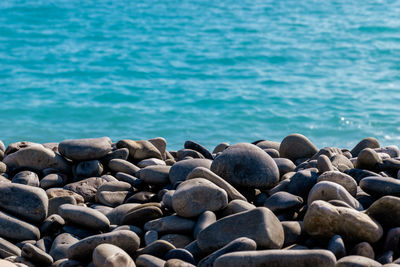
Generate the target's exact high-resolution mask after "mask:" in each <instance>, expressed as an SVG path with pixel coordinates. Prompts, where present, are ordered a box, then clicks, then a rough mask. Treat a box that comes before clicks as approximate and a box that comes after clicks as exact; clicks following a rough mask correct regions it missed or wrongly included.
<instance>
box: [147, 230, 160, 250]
mask: <svg viewBox="0 0 400 267" xmlns="http://www.w3.org/2000/svg"><path fill="white" fill-rule="evenodd" d="M157 240H158V233H157V231H154V230H149V231H147V232H146V233H145V234H144V244H145V245H146V246H147V245H149V244H151V243H153V242H155V241H157Z"/></svg>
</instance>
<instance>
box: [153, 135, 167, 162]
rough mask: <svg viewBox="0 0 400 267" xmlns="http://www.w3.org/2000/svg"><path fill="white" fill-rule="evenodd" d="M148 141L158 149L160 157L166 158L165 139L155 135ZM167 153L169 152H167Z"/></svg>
mask: <svg viewBox="0 0 400 267" xmlns="http://www.w3.org/2000/svg"><path fill="white" fill-rule="evenodd" d="M148 141H149V142H150V143H152V144H153V146H155V147H156V148H157V149H158V151H160V153H161V157H162V159H163V160H165V159H167V158H168V157H167V152H168V151H167V140H165V138H163V137H156V138H152V139H149V140H148ZM168 154H169V153H168Z"/></svg>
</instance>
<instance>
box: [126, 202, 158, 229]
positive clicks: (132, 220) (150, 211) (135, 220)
mask: <svg viewBox="0 0 400 267" xmlns="http://www.w3.org/2000/svg"><path fill="white" fill-rule="evenodd" d="M162 216H163V212H162V211H161V209H159V208H158V207H155V206H148V207H143V208H140V209H137V210H134V211H131V212H129V213H127V214H126V215H125V217H124V219H123V220H122V223H123V224H130V225H136V226H140V227H141V226H143V225H144V224H145V223H146V222H148V221H151V220H154V219H158V218H160V217H162Z"/></svg>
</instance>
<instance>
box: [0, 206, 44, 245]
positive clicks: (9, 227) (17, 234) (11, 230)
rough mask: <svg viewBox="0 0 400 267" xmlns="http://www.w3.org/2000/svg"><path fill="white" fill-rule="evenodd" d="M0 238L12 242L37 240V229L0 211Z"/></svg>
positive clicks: (38, 233) (38, 234) (38, 235)
mask: <svg viewBox="0 0 400 267" xmlns="http://www.w3.org/2000/svg"><path fill="white" fill-rule="evenodd" d="M0 237H3V238H6V239H12V240H17V241H21V240H38V239H39V237H40V232H39V229H38V228H37V227H36V226H34V225H32V224H30V223H27V222H24V221H22V220H20V219H18V218H16V217H14V216H12V215H10V214H7V213H5V212H2V211H0Z"/></svg>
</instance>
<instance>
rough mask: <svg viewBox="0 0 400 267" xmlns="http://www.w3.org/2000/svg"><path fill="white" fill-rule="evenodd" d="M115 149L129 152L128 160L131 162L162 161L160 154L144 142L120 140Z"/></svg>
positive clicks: (152, 146)
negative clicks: (155, 159)
mask: <svg viewBox="0 0 400 267" xmlns="http://www.w3.org/2000/svg"><path fill="white" fill-rule="evenodd" d="M117 148H127V149H128V150H129V159H130V160H131V161H133V162H139V161H141V160H144V159H148V158H157V159H162V156H161V152H160V151H159V150H158V149H157V148H156V147H155V146H154V145H153V144H152V143H151V142H149V141H146V140H139V141H133V140H128V139H126V140H120V141H118V142H117Z"/></svg>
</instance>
